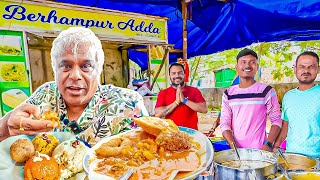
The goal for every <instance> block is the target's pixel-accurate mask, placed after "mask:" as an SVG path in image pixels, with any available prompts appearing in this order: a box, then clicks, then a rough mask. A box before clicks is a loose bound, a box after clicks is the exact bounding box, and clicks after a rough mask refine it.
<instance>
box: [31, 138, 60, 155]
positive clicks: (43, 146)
mask: <svg viewBox="0 0 320 180" xmlns="http://www.w3.org/2000/svg"><path fill="white" fill-rule="evenodd" d="M32 144H33V145H34V147H35V150H36V151H38V152H40V153H42V154H46V155H48V156H51V155H52V152H53V150H54V149H55V148H56V147H57V146H58V145H59V144H60V142H59V140H58V139H57V138H56V137H55V136H54V135H52V134H47V133H43V134H39V135H37V136H36V137H35V138H34V139H33V140H32Z"/></svg>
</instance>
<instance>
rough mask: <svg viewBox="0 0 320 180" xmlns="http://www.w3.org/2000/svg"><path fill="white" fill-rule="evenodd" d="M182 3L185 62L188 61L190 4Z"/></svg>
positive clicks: (183, 0) (183, 1)
mask: <svg viewBox="0 0 320 180" xmlns="http://www.w3.org/2000/svg"><path fill="white" fill-rule="evenodd" d="M181 3H182V18H183V49H182V50H183V60H187V59H188V56H187V54H188V52H187V49H188V41H187V40H188V31H187V15H188V6H187V5H188V3H186V2H185V0H182V1H181Z"/></svg>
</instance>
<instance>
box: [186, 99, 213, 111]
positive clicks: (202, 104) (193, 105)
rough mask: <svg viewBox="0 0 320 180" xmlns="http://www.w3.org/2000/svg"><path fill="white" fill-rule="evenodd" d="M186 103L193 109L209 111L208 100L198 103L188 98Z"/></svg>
mask: <svg viewBox="0 0 320 180" xmlns="http://www.w3.org/2000/svg"><path fill="white" fill-rule="evenodd" d="M186 105H187V106H189V107H190V108H191V109H192V110H194V111H196V112H201V113H207V111H208V108H207V103H206V102H200V103H196V102H193V101H190V100H188V101H187V103H186Z"/></svg>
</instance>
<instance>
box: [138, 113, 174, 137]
mask: <svg viewBox="0 0 320 180" xmlns="http://www.w3.org/2000/svg"><path fill="white" fill-rule="evenodd" d="M133 121H134V122H135V123H136V124H138V125H139V126H140V127H141V128H142V129H143V130H144V131H146V132H147V133H149V134H152V135H154V136H158V135H159V134H160V133H161V132H162V131H178V130H179V128H178V126H177V125H176V124H175V123H174V122H173V121H172V120H170V119H161V118H158V117H151V116H147V117H141V118H134V119H133Z"/></svg>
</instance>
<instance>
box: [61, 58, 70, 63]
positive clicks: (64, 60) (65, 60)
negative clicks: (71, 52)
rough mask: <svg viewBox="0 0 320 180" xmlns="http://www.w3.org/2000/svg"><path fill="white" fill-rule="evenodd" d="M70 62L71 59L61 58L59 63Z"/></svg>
mask: <svg viewBox="0 0 320 180" xmlns="http://www.w3.org/2000/svg"><path fill="white" fill-rule="evenodd" d="M70 62H71V61H70V60H68V59H62V60H61V61H60V63H59V64H68V63H70Z"/></svg>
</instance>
